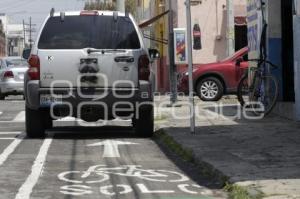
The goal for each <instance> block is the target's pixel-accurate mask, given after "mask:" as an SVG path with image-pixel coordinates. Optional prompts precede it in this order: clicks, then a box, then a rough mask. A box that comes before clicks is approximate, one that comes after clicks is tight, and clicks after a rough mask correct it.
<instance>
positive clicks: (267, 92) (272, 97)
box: [237, 74, 278, 115]
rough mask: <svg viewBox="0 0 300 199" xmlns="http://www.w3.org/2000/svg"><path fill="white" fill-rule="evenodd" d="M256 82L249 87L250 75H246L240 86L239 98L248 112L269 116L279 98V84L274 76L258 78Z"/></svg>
mask: <svg viewBox="0 0 300 199" xmlns="http://www.w3.org/2000/svg"><path fill="white" fill-rule="evenodd" d="M254 81H255V82H253V84H252V85H251V86H250V87H249V81H248V75H247V74H246V75H244V76H243V77H242V79H241V80H240V83H239V85H238V91H237V98H238V100H239V102H240V104H241V106H242V107H243V108H247V111H250V112H252V113H254V114H256V115H262V114H264V115H268V114H269V113H270V112H271V111H272V109H273V108H274V106H275V104H276V101H277V98H278V82H277V80H276V78H275V77H274V76H272V75H268V76H262V77H259V76H256V78H255V80H254Z"/></svg>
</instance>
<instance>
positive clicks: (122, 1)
mask: <svg viewBox="0 0 300 199" xmlns="http://www.w3.org/2000/svg"><path fill="white" fill-rule="evenodd" d="M117 10H118V11H120V12H125V0H117Z"/></svg>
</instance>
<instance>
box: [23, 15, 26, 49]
mask: <svg viewBox="0 0 300 199" xmlns="http://www.w3.org/2000/svg"><path fill="white" fill-rule="evenodd" d="M23 37H24V48H26V33H25V22H24V19H23Z"/></svg>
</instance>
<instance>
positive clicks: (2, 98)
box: [0, 90, 5, 100]
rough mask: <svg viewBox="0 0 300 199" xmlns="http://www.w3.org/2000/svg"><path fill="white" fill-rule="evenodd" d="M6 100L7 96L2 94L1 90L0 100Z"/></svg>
mask: <svg viewBox="0 0 300 199" xmlns="http://www.w3.org/2000/svg"><path fill="white" fill-rule="evenodd" d="M4 99H5V95H4V94H3V93H1V90H0V100H4Z"/></svg>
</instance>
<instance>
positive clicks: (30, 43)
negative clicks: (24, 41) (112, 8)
mask: <svg viewBox="0 0 300 199" xmlns="http://www.w3.org/2000/svg"><path fill="white" fill-rule="evenodd" d="M31 26H32V25H31V17H30V18H29V46H30V49H31V48H32V36H31V32H32V28H31Z"/></svg>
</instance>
